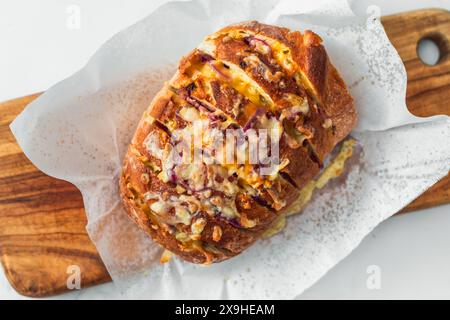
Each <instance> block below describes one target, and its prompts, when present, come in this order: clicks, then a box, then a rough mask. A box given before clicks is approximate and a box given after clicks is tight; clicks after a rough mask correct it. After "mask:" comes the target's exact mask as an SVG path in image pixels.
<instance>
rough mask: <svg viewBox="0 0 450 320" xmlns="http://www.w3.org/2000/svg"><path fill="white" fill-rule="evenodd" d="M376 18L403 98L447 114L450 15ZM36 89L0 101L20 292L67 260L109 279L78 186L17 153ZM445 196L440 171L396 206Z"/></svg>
mask: <svg viewBox="0 0 450 320" xmlns="http://www.w3.org/2000/svg"><path fill="white" fill-rule="evenodd" d="M382 22H383V24H384V26H385V28H386V31H387V33H388V36H389V38H390V39H391V41H392V43H393V44H394V46H395V47H396V48H397V50H398V52H399V54H400V56H401V57H402V59H403V61H404V63H405V65H406V69H407V72H408V77H409V82H408V93H407V104H408V107H409V109H410V110H411V112H412V113H414V114H416V115H418V116H430V115H436V114H447V115H450V105H449V101H450V59H449V58H448V56H447V53H448V52H449V47H450V46H449V41H448V40H449V39H450V13H449V12H447V11H442V10H422V11H416V12H409V13H404V14H400V15H394V16H389V17H384V18H383V19H382ZM424 37H430V38H432V39H434V40H435V41H437V42H438V43H439V46H440V48H441V50H442V52H444V53H445V55H444V57H443V58H442V59H441V61H440V63H439V64H438V65H437V66H433V67H431V66H426V65H424V64H422V62H421V61H420V60H419V59H418V57H417V54H416V47H417V43H418V41H419V40H420V39H422V38H424ZM38 96H39V94H34V95H31V96H27V97H23V98H20V99H16V100H12V101H8V102H5V103H1V104H0V258H1V262H2V264H3V267H4V271H5V273H6V276H7V278H8V279H9V281H10V282H11V285H12V286H13V287H14V288H15V289H16V290H17V291H18V292H19V293H21V294H23V295H26V296H33V297H41V296H47V295H53V294H56V293H60V292H63V291H66V290H67V287H66V282H67V277H68V276H69V274H68V273H67V271H68V270H67V268H68V266H70V265H78V266H79V267H80V269H81V286H82V287H87V286H91V285H94V284H99V283H102V282H106V281H109V280H110V277H109V275H108V273H107V271H106V269H105V267H104V265H103V263H102V261H101V259H100V257H99V255H98V253H97V251H96V249H95V247H94V245H93V244H92V242H91V241H90V239H89V237H88V235H87V233H86V230H85V225H86V216H85V213H84V209H83V202H82V198H81V194H80V192H79V191H78V190H77V189H76V188H75V187H74V186H73V185H71V184H70V183H68V182H65V181H62V180H58V179H54V178H51V177H49V176H46V175H45V174H44V173H42V172H40V171H39V170H38V169H37V168H36V167H35V166H33V165H32V164H31V163H30V161H29V160H28V159H27V158H26V157H25V155H24V154H23V153H22V151H21V149H20V147H19V146H18V145H17V143H16V141H15V139H14V137H13V136H12V134H11V132H10V130H9V124H10V123H11V122H12V120H13V119H14V118H15V117H16V116H17V115H18V114H19V113H20V112H21V111H22V110H23V108H24V107H25V106H26V105H27V104H28V103H30V102H31V101H33V100H34V99H36V98H37V97H38ZM449 202H450V176H447V177H446V178H444V179H443V180H442V181H440V182H439V183H437V184H436V185H435V186H434V187H432V188H431V189H430V190H428V191H427V192H426V193H424V194H423V195H422V196H421V197H419V198H418V199H417V200H415V201H414V202H413V203H411V204H410V205H409V206H408V207H407V208H405V210H403V211H402V212H408V211H412V210H417V209H422V208H427V207H431V206H436V205H440V204H444V203H449Z"/></svg>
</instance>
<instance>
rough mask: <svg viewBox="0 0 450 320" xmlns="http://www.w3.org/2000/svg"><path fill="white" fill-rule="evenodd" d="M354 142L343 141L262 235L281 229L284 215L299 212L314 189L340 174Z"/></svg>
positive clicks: (268, 235)
mask: <svg viewBox="0 0 450 320" xmlns="http://www.w3.org/2000/svg"><path fill="white" fill-rule="evenodd" d="M355 144H356V141H355V140H352V139H349V140H346V141H344V143H343V144H342V147H341V150H340V151H339V154H338V155H337V156H336V158H334V159H333V160H332V161H331V163H330V164H329V165H328V166H327V167H326V168H325V170H323V172H322V173H321V174H320V176H319V178H317V179H316V180H312V181H310V182H309V183H308V184H307V185H306V186H305V187H304V188H303V189H302V190H301V191H300V195H299V197H298V198H297V199H296V200H295V201H294V203H292V204H291V205H290V206H289V208H287V209H286V213H285V214H284V215H282V216H280V217H278V218H277V220H275V222H274V223H273V225H272V226H271V227H270V228H269V229H268V230H267V231H266V232H265V233H264V236H263V237H265V238H267V237H271V236H273V235H275V234H277V233H278V232H280V231H281V230H283V229H284V226H285V225H286V216H290V215H294V214H298V213H300V211H301V210H302V209H303V208H304V207H305V205H306V204H307V203H308V202H309V201H310V200H311V198H312V195H313V194H314V191H315V190H316V189H322V188H323V187H324V186H326V185H327V184H328V182H330V181H331V180H332V179H335V178H337V177H339V176H340V175H341V174H342V172H343V171H344V166H345V163H346V161H347V159H349V158H350V157H351V156H352V155H353V147H354V145H355Z"/></svg>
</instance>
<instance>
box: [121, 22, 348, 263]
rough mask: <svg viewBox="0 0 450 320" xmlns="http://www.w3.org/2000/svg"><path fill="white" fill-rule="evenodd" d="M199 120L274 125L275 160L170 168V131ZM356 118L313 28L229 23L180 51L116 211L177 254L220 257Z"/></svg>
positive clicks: (254, 236) (253, 231) (277, 207)
mask: <svg viewBox="0 0 450 320" xmlns="http://www.w3.org/2000/svg"><path fill="white" fill-rule="evenodd" d="M196 119H201V120H202V121H204V122H205V123H207V128H208V130H219V131H225V130H226V129H228V128H240V129H241V130H242V131H244V132H246V130H248V129H267V128H272V129H273V128H279V130H280V132H281V135H280V141H279V156H280V162H281V164H282V165H281V164H280V166H279V167H278V168H277V171H276V172H275V173H274V174H273V175H271V176H270V178H267V177H263V176H260V175H259V174H258V173H257V170H258V166H255V165H234V166H230V165H224V164H206V163H197V164H195V165H190V164H181V165H175V164H173V163H172V162H171V160H170V158H169V156H168V154H171V152H173V151H174V150H175V149H174V148H175V145H174V143H173V139H174V137H175V138H176V137H177V133H178V132H184V131H186V130H192V128H193V123H194V120H196ZM356 120H357V115H356V111H355V108H354V105H353V99H352V97H351V96H350V94H349V92H348V90H347V87H346V85H345V83H344V81H343V80H342V78H341V77H340V76H339V73H338V72H337V70H336V69H335V68H334V66H333V65H332V64H331V62H330V60H329V58H328V55H327V53H326V50H325V48H324V47H323V45H322V39H321V38H320V37H319V36H318V35H316V34H314V33H313V32H311V31H305V32H304V33H303V34H302V33H300V32H299V31H295V32H292V31H290V30H289V29H286V28H280V27H275V26H270V25H265V24H261V23H258V22H256V21H250V22H244V23H240V24H236V25H232V26H228V27H226V28H223V29H222V30H219V31H218V32H216V33H215V34H213V35H211V36H208V37H207V38H206V39H205V41H204V42H203V43H202V45H200V46H199V48H197V49H194V50H193V51H192V52H191V53H189V54H188V55H187V56H185V57H184V58H182V59H181V61H180V65H179V68H178V71H177V73H176V74H175V75H174V77H173V78H172V79H171V80H170V81H169V82H168V83H167V84H166V85H165V86H164V87H163V89H162V90H161V91H160V92H159V93H158V94H157V95H156V96H155V98H154V100H153V101H152V103H151V105H150V106H149V108H148V110H147V111H146V113H145V114H144V116H143V118H142V120H141V122H140V123H139V125H138V128H137V130H136V133H135V135H134V137H133V140H132V142H131V144H130V147H129V149H128V152H127V154H126V156H125V159H124V167H123V172H122V175H121V178H120V192H121V197H122V199H123V203H124V206H125V209H126V211H127V213H128V215H129V216H130V217H131V218H132V219H133V220H134V221H135V222H136V223H137V224H138V225H139V227H140V228H141V229H143V230H144V231H145V232H146V233H147V234H148V235H149V236H151V237H152V238H153V239H154V240H155V241H156V242H157V243H159V244H160V245H161V246H163V247H164V248H166V249H167V250H169V251H171V252H173V253H174V254H176V255H178V256H179V257H181V258H183V259H184V260H187V261H190V262H193V263H203V264H205V263H213V262H220V261H223V260H226V259H228V258H231V257H233V256H235V255H237V254H239V253H241V252H242V251H243V250H245V249H246V248H248V247H249V246H250V245H251V244H253V243H254V242H255V241H256V240H258V239H259V238H260V237H261V236H262V234H263V233H264V232H265V231H266V230H268V229H269V228H270V227H271V225H272V224H273V223H274V221H276V219H277V218H278V217H279V216H280V215H283V214H284V213H285V211H286V208H288V207H289V205H290V204H292V203H293V202H294V201H295V200H296V198H297V197H298V196H299V194H300V190H301V189H302V188H303V187H304V186H305V185H306V184H307V183H308V182H309V181H311V179H313V178H314V177H315V176H316V175H317V173H318V172H319V171H320V169H321V167H322V163H323V161H324V160H325V158H326V157H327V155H328V154H329V153H330V152H331V151H332V150H333V148H334V147H335V146H336V144H337V143H339V142H340V141H342V140H343V139H344V138H345V137H346V136H347V135H348V134H349V133H350V131H351V130H352V128H353V127H354V125H355V124H356ZM202 141H203V140H202ZM201 143H203V142H201ZM180 154H181V153H180ZM249 172H250V173H249Z"/></svg>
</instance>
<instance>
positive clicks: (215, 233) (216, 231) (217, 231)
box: [212, 226, 222, 242]
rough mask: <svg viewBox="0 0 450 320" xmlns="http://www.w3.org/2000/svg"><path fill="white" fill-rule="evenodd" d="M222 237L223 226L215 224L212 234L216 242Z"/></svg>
mask: <svg viewBox="0 0 450 320" xmlns="http://www.w3.org/2000/svg"><path fill="white" fill-rule="evenodd" d="M221 238H222V228H221V227H219V226H214V228H213V234H212V239H213V240H214V241H215V242H218V241H220V239H221Z"/></svg>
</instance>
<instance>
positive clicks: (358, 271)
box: [0, 0, 450, 300]
mask: <svg viewBox="0 0 450 320" xmlns="http://www.w3.org/2000/svg"><path fill="white" fill-rule="evenodd" d="M164 2H165V0H152V1H149V0H130V1H120V0H101V1H100V0H97V1H90V0H40V1H32V0H28V1H26V0H2V1H1V2H0V39H1V44H0V101H3V100H7V99H12V98H15V97H19V96H23V95H28V94H30V93H33V92H39V91H44V90H46V89H47V88H49V87H50V86H52V85H53V84H55V83H57V82H58V81H60V80H62V79H64V78H66V77H68V76H70V75H71V74H72V73H74V72H76V71H77V70H79V69H80V68H81V67H83V65H84V64H85V63H86V62H87V60H88V59H89V57H90V56H91V55H92V54H93V53H94V52H95V51H96V50H97V49H98V47H99V46H100V45H101V44H102V43H103V42H105V41H106V40H107V39H109V38H110V37H111V36H112V35H114V34H115V33H116V32H118V31H120V30H121V29H123V28H125V27H126V26H129V25H131V24H133V23H134V22H136V21H138V20H139V19H141V18H143V17H145V16H146V15H147V14H148V13H149V12H151V11H152V10H153V9H154V8H155V7H156V6H158V5H160V4H161V3H164ZM73 5H75V6H77V8H79V9H80V10H81V11H80V13H81V15H80V17H81V20H80V22H81V24H80V28H79V29H76V28H75V29H73V28H70V23H69V27H68V24H67V20H68V18H69V16H70V12H73V11H71V9H72V8H73V7H71V6H73ZM369 5H377V6H379V7H380V8H381V12H382V14H383V15H388V14H392V13H397V12H402V11H410V10H414V9H419V8H430V7H436V8H437V7H438V8H445V9H448V10H450V0H426V1H424V0H395V1H393V0H357V1H355V2H354V3H353V6H354V8H355V10H357V11H358V12H365V10H366V8H367V7H368V6H369ZM449 230H450V205H446V206H441V207H437V208H433V209H428V210H422V211H418V212H415V213H411V214H407V215H402V216H396V217H393V218H391V219H389V220H387V221H385V222H383V223H382V224H381V225H380V226H378V227H377V228H376V229H375V230H374V231H373V232H372V233H371V234H370V235H368V236H367V237H366V238H365V240H364V241H363V242H362V243H361V245H360V246H359V247H358V248H357V249H356V250H355V251H354V252H353V253H351V254H350V255H349V256H348V257H347V258H346V259H344V260H343V261H342V262H341V263H339V264H338V265H337V266H335V267H334V268H333V269H332V270H330V271H329V272H328V274H326V275H325V276H324V277H323V278H322V279H320V280H319V281H318V282H317V283H316V284H315V285H314V286H313V287H311V288H310V289H308V290H307V291H306V292H305V293H304V294H302V295H301V296H300V297H299V298H300V299H318V298H329V299H345V298H361V299H393V298H406V299H409V298H411V299H419V298H435V299H442V298H446V299H450V232H449ZM0 268H1V267H0ZM372 270H375V273H376V274H375V275H377V274H379V276H380V277H379V280H380V281H379V282H377V283H378V284H379V286H376V288H371V286H370V283H372V282H370V280H371V279H373V277H374V274H372V273H371V272H372ZM368 281H369V282H370V283H369V285H368V284H367V282H368ZM369 288H371V289H369ZM22 298H24V297H22V296H20V295H19V294H17V293H16V292H15V291H14V290H13V289H12V288H11V286H10V285H9V283H8V282H7V280H6V278H5V275H4V274H3V272H1V271H0V300H2V299H22ZM56 298H71V299H73V298H82V299H88V298H89V299H91V298H92V299H104V298H120V296H119V294H118V293H117V292H116V291H115V288H114V285H113V284H112V283H108V284H104V285H100V286H96V287H92V288H87V289H82V290H76V291H74V292H71V293H68V294H64V295H59V296H57V297H56ZM186 298H189V297H186Z"/></svg>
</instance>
